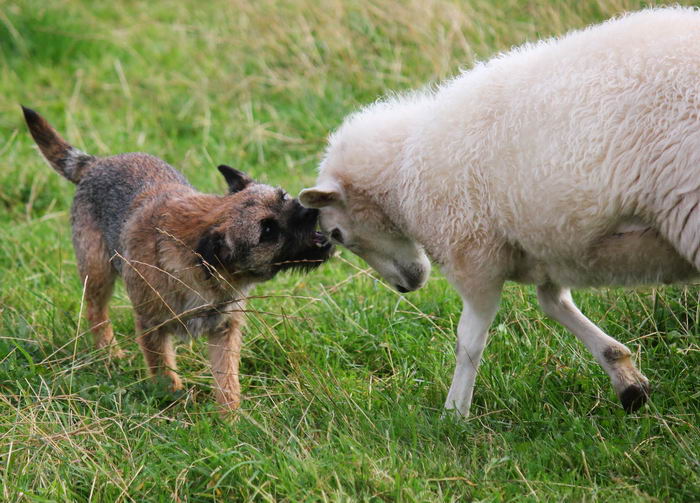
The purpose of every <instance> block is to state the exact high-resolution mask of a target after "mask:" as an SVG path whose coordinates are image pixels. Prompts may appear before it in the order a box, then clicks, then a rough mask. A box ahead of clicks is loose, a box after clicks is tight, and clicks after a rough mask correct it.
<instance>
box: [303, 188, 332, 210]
mask: <svg viewBox="0 0 700 503" xmlns="http://www.w3.org/2000/svg"><path fill="white" fill-rule="evenodd" d="M341 199H342V198H341V194H340V190H339V189H338V188H337V187H326V186H318V187H312V188H310V189H304V190H302V191H301V192H300V193H299V202H300V203H301V204H302V205H303V206H306V207H307V208H323V207H324V206H330V205H331V204H335V203H337V202H339V201H341Z"/></svg>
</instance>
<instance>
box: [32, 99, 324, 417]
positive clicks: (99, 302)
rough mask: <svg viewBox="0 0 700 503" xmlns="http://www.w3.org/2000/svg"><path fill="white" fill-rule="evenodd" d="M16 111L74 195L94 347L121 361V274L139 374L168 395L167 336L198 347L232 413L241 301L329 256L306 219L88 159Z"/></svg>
mask: <svg viewBox="0 0 700 503" xmlns="http://www.w3.org/2000/svg"><path fill="white" fill-rule="evenodd" d="M23 110H24V115H25V119H26V121H27V124H28V126H29V130H30V132H31V134H32V136H33V137H34V139H35V141H36V143H37V145H38V146H39V148H40V149H41V151H42V153H43V154H44V156H45V157H46V159H47V160H48V161H49V163H50V164H51V166H52V167H53V168H54V169H55V170H56V171H58V172H59V173H60V174H61V175H63V176H64V177H66V178H67V179H68V180H70V181H72V182H73V183H76V184H77V190H76V193H75V198H74V201H73V208H72V228H73V245H74V247H75V253H76V258H77V262H78V270H79V273H80V277H81V278H82V280H83V281H84V282H85V288H86V291H85V299H86V304H87V318H88V320H89V321H90V326H91V329H92V332H93V333H94V336H95V344H96V346H97V347H98V348H101V347H110V348H111V350H112V352H113V354H115V355H116V356H119V355H120V354H121V351H120V350H119V349H118V348H117V347H116V345H115V343H114V335H113V331H112V327H111V325H110V323H109V319H108V309H107V305H108V302H109V299H110V297H111V294H112V288H113V286H114V281H115V279H116V277H117V275H118V274H121V276H122V278H123V279H124V283H125V285H126V289H127V292H128V294H129V297H130V299H131V301H132V304H133V308H134V312H135V315H136V328H137V333H138V342H139V344H140V346H141V349H142V351H143V355H144V357H145V359H146V363H147V364H148V368H149V370H150V372H151V374H154V375H155V374H156V373H159V372H162V373H164V374H165V375H166V376H167V377H168V378H169V379H170V381H171V386H172V389H174V390H177V389H180V388H181V387H182V383H181V380H180V377H179V376H178V375H177V373H176V365H175V351H174V348H173V341H172V336H173V335H175V334H178V335H187V336H198V335H206V336H207V337H208V343H209V344H208V345H209V358H210V362H211V367H212V372H213V375H214V380H215V389H216V397H217V400H218V401H219V403H220V404H221V405H222V406H223V407H224V408H225V409H235V408H237V407H238V405H239V403H240V384H239V379H238V367H239V360H240V350H241V327H242V324H243V309H244V306H245V298H246V296H247V294H248V292H249V291H250V289H251V288H252V287H253V285H255V284H256V283H259V282H261V281H265V280H268V279H270V278H272V277H273V276H274V275H275V274H276V273H277V272H278V271H281V270H284V269H290V268H297V269H310V268H313V267H316V266H318V265H319V264H320V263H321V262H323V261H324V260H326V259H327V258H328V257H329V256H330V254H331V250H332V246H331V245H330V243H329V242H328V241H327V240H326V239H325V238H324V237H323V235H321V234H320V233H318V232H316V231H315V226H316V221H317V216H318V211H317V210H309V209H305V208H302V207H301V205H300V204H299V203H298V201H297V200H296V199H292V198H290V197H289V196H287V194H286V193H285V192H284V191H283V190H282V189H275V188H273V187H270V186H268V185H263V184H260V183H256V182H255V181H253V180H252V179H250V178H249V177H248V176H246V175H245V174H243V173H241V172H240V171H237V170H235V169H233V168H230V167H228V166H219V170H220V171H221V172H222V174H223V175H224V177H225V178H226V181H227V183H228V185H229V189H230V190H229V193H228V194H227V195H225V196H218V195H210V194H202V193H200V192H198V191H196V190H195V189H194V188H193V187H192V186H191V185H190V184H189V183H188V182H187V180H186V179H185V177H184V176H183V175H182V174H181V173H179V172H178V171H177V170H175V169H174V168H173V167H171V166H169V165H168V164H167V163H165V162H164V161H162V160H160V159H158V158H156V157H153V156H151V155H147V154H141V153H131V154H122V155H116V156H112V157H105V158H98V157H93V156H90V155H88V154H85V153H83V152H81V151H79V150H78V149H76V148H73V147H71V146H70V145H69V144H68V143H66V142H65V141H64V140H63V139H62V138H61V137H60V136H59V135H58V134H57V133H56V131H55V130H54V129H53V128H51V126H49V124H48V123H47V122H46V121H45V120H44V119H43V118H42V117H41V116H39V115H38V114H37V113H36V112H34V111H32V110H30V109H27V108H24V107H23Z"/></svg>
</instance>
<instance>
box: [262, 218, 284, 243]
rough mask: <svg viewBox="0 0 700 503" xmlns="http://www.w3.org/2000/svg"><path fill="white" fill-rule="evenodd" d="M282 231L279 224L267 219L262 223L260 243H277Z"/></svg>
mask: <svg viewBox="0 0 700 503" xmlns="http://www.w3.org/2000/svg"><path fill="white" fill-rule="evenodd" d="M279 233H280V229H279V225H278V224H277V222H275V221H274V220H273V219H271V218H267V219H265V220H263V221H262V222H260V241H261V242H270V241H276V240H277V237H278V236H279Z"/></svg>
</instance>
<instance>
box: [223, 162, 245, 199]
mask: <svg viewBox="0 0 700 503" xmlns="http://www.w3.org/2000/svg"><path fill="white" fill-rule="evenodd" d="M218 169H219V172H221V174H222V175H224V178H225V179H226V183H227V184H228V193H229V194H233V193H235V192H239V191H241V190H243V189H245V188H246V187H247V186H248V185H249V184H251V183H253V179H252V178H251V177H249V176H248V175H246V174H245V173H243V172H242V171H238V170H237V169H235V168H232V167H231V166H226V165H225V164H222V165H220V166H219V168H218Z"/></svg>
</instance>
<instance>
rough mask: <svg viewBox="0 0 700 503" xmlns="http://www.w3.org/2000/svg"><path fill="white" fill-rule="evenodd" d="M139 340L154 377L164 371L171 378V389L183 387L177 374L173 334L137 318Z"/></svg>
mask: <svg viewBox="0 0 700 503" xmlns="http://www.w3.org/2000/svg"><path fill="white" fill-rule="evenodd" d="M136 331H137V333H138V337H137V339H136V340H137V341H138V343H139V346H141V351H142V352H143V357H144V359H145V360H146V365H148V371H149V373H150V375H151V376H152V377H155V376H157V375H158V374H159V373H162V374H163V375H164V376H165V377H167V378H168V379H169V380H170V389H171V390H172V391H178V390H181V389H182V380H181V379H180V376H179V375H178V374H177V364H176V361H175V347H174V346H173V339H172V336H171V335H170V334H169V333H167V332H166V331H165V330H164V329H162V328H155V329H150V330H149V328H148V327H147V326H144V323H143V321H142V320H141V319H137V320H136Z"/></svg>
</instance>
